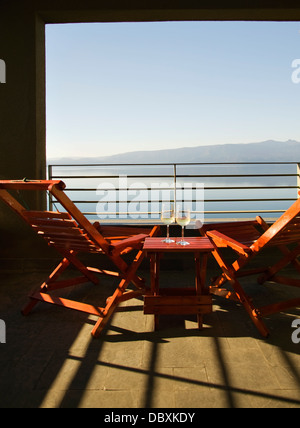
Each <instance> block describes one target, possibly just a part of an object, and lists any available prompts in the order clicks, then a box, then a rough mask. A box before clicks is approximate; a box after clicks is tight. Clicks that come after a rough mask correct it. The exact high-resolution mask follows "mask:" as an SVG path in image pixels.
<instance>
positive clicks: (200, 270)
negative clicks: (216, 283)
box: [195, 253, 208, 330]
mask: <svg viewBox="0 0 300 428" xmlns="http://www.w3.org/2000/svg"><path fill="white" fill-rule="evenodd" d="M207 259H208V255H207V254H202V255H201V256H200V253H195V267H196V276H195V286H196V295H197V296H201V295H203V294H206V293H205V281H206V268H207ZM197 319H198V328H199V330H201V329H202V328H203V315H202V314H198V315H197Z"/></svg>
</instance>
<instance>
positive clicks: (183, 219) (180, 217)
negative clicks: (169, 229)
mask: <svg viewBox="0 0 300 428" xmlns="http://www.w3.org/2000/svg"><path fill="white" fill-rule="evenodd" d="M190 221H191V211H190V209H189V208H184V207H183V205H178V206H177V209H176V222H177V223H178V224H179V225H180V226H181V227H182V233H181V240H180V241H179V242H177V244H179V245H190V243H189V242H187V241H186V240H185V239H184V226H187V225H188V224H189V222H190Z"/></svg>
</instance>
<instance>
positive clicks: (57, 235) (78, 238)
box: [0, 180, 159, 337]
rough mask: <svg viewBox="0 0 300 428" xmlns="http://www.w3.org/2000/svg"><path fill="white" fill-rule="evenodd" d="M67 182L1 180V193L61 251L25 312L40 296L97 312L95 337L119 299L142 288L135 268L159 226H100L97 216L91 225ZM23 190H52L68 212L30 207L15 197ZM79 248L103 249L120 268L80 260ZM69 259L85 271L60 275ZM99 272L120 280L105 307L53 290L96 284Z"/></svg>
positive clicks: (140, 292)
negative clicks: (128, 257)
mask: <svg viewBox="0 0 300 428" xmlns="http://www.w3.org/2000/svg"><path fill="white" fill-rule="evenodd" d="M65 187H66V186H65V184H64V183H63V182H62V181H54V180H51V181H50V180H42V181H0V199H2V201H4V202H5V203H6V204H7V205H9V206H10V207H11V208H12V209H13V210H14V211H15V212H16V213H17V214H19V215H20V216H21V217H22V218H23V219H24V220H25V222H26V223H28V224H29V225H30V226H31V227H32V228H33V229H34V230H35V231H36V232H37V234H38V235H40V236H41V237H43V238H44V239H45V240H46V241H47V243H48V245H50V246H51V247H55V248H56V250H57V251H58V252H59V253H60V254H61V255H62V257H63V259H62V261H61V262H60V263H59V265H58V266H57V267H56V268H55V269H54V271H53V272H52V273H51V274H50V275H49V277H48V279H47V280H46V281H45V282H44V283H43V284H42V285H41V286H40V287H39V289H38V290H37V291H35V292H34V293H32V294H31V295H30V296H29V298H30V301H29V303H28V305H27V306H26V307H25V308H24V309H23V311H22V312H23V314H24V315H27V314H29V312H30V311H31V310H32V309H33V308H34V306H35V305H36V304H37V303H38V302H40V301H42V302H46V303H50V304H55V305H59V306H63V307H66V308H70V309H75V310H78V311H82V312H86V313H89V314H93V315H96V316H97V317H98V321H97V322H96V324H95V326H94V328H93V330H92V335H93V336H94V337H96V336H98V335H99V334H100V332H101V331H102V330H103V328H104V326H105V325H106V323H107V321H108V320H109V318H110V317H111V315H112V314H113V313H114V311H115V309H116V308H117V306H118V304H119V303H120V302H122V301H126V300H129V299H131V298H135V297H137V296H140V295H143V294H144V292H145V283H144V280H143V279H141V278H140V277H138V276H137V274H136V272H137V269H138V268H139V266H140V264H141V262H142V260H143V258H144V253H143V250H142V246H143V242H144V239H145V238H146V237H147V236H155V235H156V234H157V233H158V231H159V227H157V226H155V227H153V228H135V227H118V226H116V227H110V226H100V224H99V223H98V222H97V223H95V224H94V225H93V224H92V223H91V222H89V221H88V220H87V218H86V217H85V216H84V215H83V214H82V213H81V211H80V210H79V209H78V208H77V207H76V206H75V205H74V203H73V202H72V201H71V200H70V199H69V197H68V196H67V195H66V194H65V193H64V189H65ZM23 190H32V191H48V192H49V193H50V194H51V195H52V196H53V197H54V198H55V199H56V200H57V202H58V203H60V204H61V205H62V206H63V208H64V209H65V212H52V211H51V212H50V211H31V210H28V209H26V208H25V207H24V206H23V205H22V204H21V203H20V202H19V201H18V200H17V199H18V197H16V196H15V195H14V196H13V194H12V193H14V192H15V191H17V192H20V191H23ZM131 251H135V252H134V254H135V257H134V258H133V260H132V262H131V263H130V264H129V263H128V262H125V260H124V258H123V257H122V256H123V255H124V254H128V253H130V252H131ZM79 253H94V254H105V255H106V256H107V258H108V259H109V260H110V261H111V262H112V263H113V265H114V266H115V267H116V268H117V272H111V271H108V270H105V269H99V268H92V267H87V266H85V265H84V263H83V262H82V261H80V260H79V258H78V254H79ZM70 265H72V266H73V267H75V268H76V269H77V270H78V271H79V272H80V274H81V275H80V276H78V277H76V278H72V279H63V280H61V279H59V277H60V276H61V274H62V273H63V272H64V271H65V270H66V268H67V267H68V266H70ZM97 274H107V275H113V276H117V277H119V278H120V283H119V284H118V286H117V288H116V289H115V291H114V293H113V294H112V296H110V297H109V298H108V299H107V301H106V306H105V307H98V306H93V305H89V304H86V303H81V302H76V301H73V300H68V299H65V298H61V297H57V295H54V294H52V293H51V292H52V291H54V290H59V289H62V288H65V287H71V286H74V285H78V284H82V283H85V282H92V283H94V284H97V283H98V282H99V280H98V277H97V276H96V275H97ZM130 283H133V284H134V286H135V290H127V287H128V285H129V284H130Z"/></svg>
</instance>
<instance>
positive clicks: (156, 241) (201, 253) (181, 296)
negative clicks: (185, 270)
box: [144, 237, 214, 329]
mask: <svg viewBox="0 0 300 428" xmlns="http://www.w3.org/2000/svg"><path fill="white" fill-rule="evenodd" d="M163 239H164V238H162V237H160V238H146V239H145V243H144V251H145V252H146V255H147V256H149V257H150V271H151V293H150V295H146V296H145V302H144V314H153V315H154V320H155V328H157V327H158V322H159V315H168V314H174V315H189V314H196V315H197V318H198V327H199V329H201V328H202V323H203V314H206V313H210V312H212V296H211V295H209V290H208V289H207V288H206V287H205V280H206V268H207V259H208V256H209V254H210V253H211V251H213V249H214V247H213V246H212V244H211V242H210V240H209V239H208V238H204V237H195V238H194V237H193V238H185V240H187V241H188V242H189V243H190V245H186V246H182V245H179V244H178V243H177V242H179V241H180V239H181V238H172V239H174V240H175V242H174V243H171V244H166V243H165V242H163ZM178 252H180V253H193V254H194V259H195V286H194V287H186V288H174V287H171V288H161V287H160V284H159V273H160V258H161V256H162V255H163V254H164V253H178ZM174 268H175V269H176V266H174Z"/></svg>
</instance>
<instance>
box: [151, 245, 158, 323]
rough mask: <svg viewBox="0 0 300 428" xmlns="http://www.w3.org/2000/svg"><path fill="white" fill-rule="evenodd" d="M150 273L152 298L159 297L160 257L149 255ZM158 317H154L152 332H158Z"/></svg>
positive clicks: (156, 254) (154, 254)
mask: <svg viewBox="0 0 300 428" xmlns="http://www.w3.org/2000/svg"><path fill="white" fill-rule="evenodd" d="M150 271H151V294H152V296H158V295H159V271H160V255H159V254H158V253H151V256H150ZM158 326H159V315H154V330H158Z"/></svg>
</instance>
